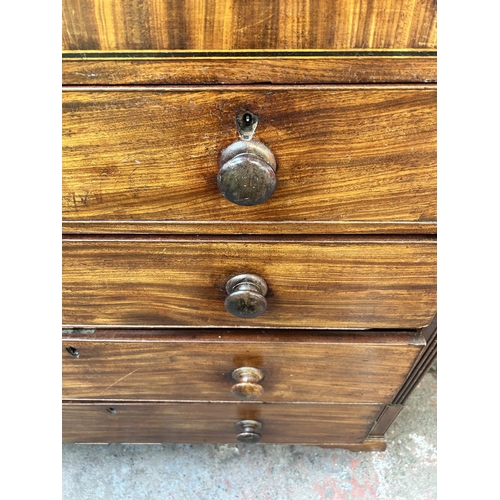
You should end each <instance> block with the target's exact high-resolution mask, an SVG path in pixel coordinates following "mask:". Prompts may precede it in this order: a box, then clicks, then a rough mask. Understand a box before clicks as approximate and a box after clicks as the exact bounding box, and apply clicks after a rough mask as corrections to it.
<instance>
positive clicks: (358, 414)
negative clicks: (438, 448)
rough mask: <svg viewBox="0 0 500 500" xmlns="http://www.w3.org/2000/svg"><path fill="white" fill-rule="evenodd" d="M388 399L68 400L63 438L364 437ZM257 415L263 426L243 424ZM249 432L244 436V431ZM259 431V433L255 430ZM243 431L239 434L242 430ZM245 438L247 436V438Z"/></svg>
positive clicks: (299, 440)
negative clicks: (359, 401)
mask: <svg viewBox="0 0 500 500" xmlns="http://www.w3.org/2000/svg"><path fill="white" fill-rule="evenodd" d="M383 407H384V405H383V404H329V403H323V404H309V403H285V404H275V403H273V404H266V403H247V402H242V403H239V402H236V403H189V402H186V403H149V404H139V403H136V404H134V403H114V402H113V403H110V402H108V403H103V402H98V403H76V402H65V403H63V442H71V443H236V442H238V441H241V442H258V441H259V440H261V442H262V443H289V444H325V445H328V444H339V443H351V444H356V443H362V442H363V441H364V439H365V438H366V437H367V435H368V433H369V432H370V430H371V428H372V426H373V423H374V421H375V419H376V418H377V417H378V415H379V414H380V412H381V410H382V409H383ZM242 421H255V422H258V423H259V424H260V428H256V427H253V428H252V425H250V426H246V428H245V426H243V425H240V427H238V423H239V422H242ZM245 431H246V432H247V433H249V434H250V436H246V435H244V436H242V435H241V434H242V433H245ZM254 434H258V436H254ZM238 435H240V439H237V436H238ZM245 438H246V441H245Z"/></svg>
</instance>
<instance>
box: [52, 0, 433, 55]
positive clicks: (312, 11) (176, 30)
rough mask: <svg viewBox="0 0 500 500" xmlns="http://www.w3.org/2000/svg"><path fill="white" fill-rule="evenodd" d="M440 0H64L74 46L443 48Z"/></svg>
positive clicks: (66, 44)
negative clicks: (438, 19) (439, 37)
mask: <svg viewBox="0 0 500 500" xmlns="http://www.w3.org/2000/svg"><path fill="white" fill-rule="evenodd" d="M436 10H437V9H436V2H435V0H371V1H370V2H367V1H363V2H360V1H357V0H314V1H308V2H306V1H303V0H245V1H244V2H242V1H239V0H219V1H217V2H213V1H210V0H182V1H180V0H64V1H63V29H62V34H63V49H66V50H145V49H146V50H147V49H153V50H165V49H192V50H233V49H289V50H290V49H291V50H297V49H351V48H356V49H357V48H359V49H366V48H404V49H423V48H435V47H436V41H437V40H436Z"/></svg>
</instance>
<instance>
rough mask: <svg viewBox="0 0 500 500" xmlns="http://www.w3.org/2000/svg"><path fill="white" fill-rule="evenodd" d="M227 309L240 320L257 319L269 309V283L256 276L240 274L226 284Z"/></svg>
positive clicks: (225, 303)
mask: <svg viewBox="0 0 500 500" xmlns="http://www.w3.org/2000/svg"><path fill="white" fill-rule="evenodd" d="M226 292H227V293H228V296H227V298H226V300H225V302H224V305H225V306H226V309H227V311H228V312H230V313H231V314H232V315H233V316H237V317H238V318H256V317H257V316H260V315H261V314H264V312H265V311H266V309H267V300H266V298H265V295H266V293H267V283H266V282H265V281H264V280H263V279H262V278H260V277H259V276H256V275H255V274H238V276H234V277H233V278H231V279H230V280H229V281H228V282H227V283H226Z"/></svg>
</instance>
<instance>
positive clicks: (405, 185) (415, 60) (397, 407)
mask: <svg viewBox="0 0 500 500" xmlns="http://www.w3.org/2000/svg"><path fill="white" fill-rule="evenodd" d="M435 9H436V6H435V4H434V2H433V1H430V0H429V1H423V2H422V1H419V2H417V1H412V0H376V1H374V2H371V3H370V4H369V5H368V4H366V5H365V3H363V2H355V1H353V0H322V1H318V2H308V1H299V0H282V1H278V0H271V1H269V0H266V1H263V0H248V1H246V2H239V1H236V0H232V1H230V0H227V1H220V2H208V1H195V0H188V1H184V2H179V1H175V0H168V1H167V0H149V1H146V2H142V1H141V2H139V1H136V0H113V1H109V2H99V1H97V0H80V1H78V2H76V1H74V0H65V1H64V2H63V49H64V50H63V83H64V88H63V193H62V211H63V347H62V356H63V440H64V441H66V442H88V443H108V442H123V443H127V442H128V443H161V442H184V443H188V442H189V443H210V442H211V443H231V442H237V441H240V442H245V443H256V442H262V443H301V444H314V445H321V446H339V447H345V448H350V449H353V450H381V449H384V447H385V440H384V434H385V432H386V430H387V428H388V427H389V425H390V424H391V423H392V421H393V420H394V419H395V418H396V417H397V415H398V413H399V412H400V411H401V409H402V408H403V406H404V401H405V399H406V397H407V396H408V394H409V393H410V392H411V390H412V388H413V387H414V386H415V385H416V383H417V382H418V381H419V379H420V378H421V376H422V375H423V374H424V373H425V371H426V370H427V368H428V367H429V366H430V365H431V364H432V362H433V360H434V359H435V356H436V343H437V340H436V227H437V226H436V52H435V49H436V35H435V30H436V19H435V17H436V12H435Z"/></svg>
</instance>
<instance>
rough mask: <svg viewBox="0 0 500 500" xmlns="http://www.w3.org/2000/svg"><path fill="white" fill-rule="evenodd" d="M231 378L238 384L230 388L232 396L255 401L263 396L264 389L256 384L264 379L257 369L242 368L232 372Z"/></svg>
mask: <svg viewBox="0 0 500 500" xmlns="http://www.w3.org/2000/svg"><path fill="white" fill-rule="evenodd" d="M232 376H233V379H234V380H236V382H238V383H237V384H234V385H233V387H231V392H232V393H233V395H234V396H236V397H238V398H241V399H256V398H258V397H260V396H262V394H264V388H263V387H262V386H261V385H260V384H257V382H259V381H260V380H262V379H263V378H264V374H263V373H262V372H261V371H260V370H259V369H258V368H252V367H251V366H242V367H241V368H236V370H233V373H232Z"/></svg>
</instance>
